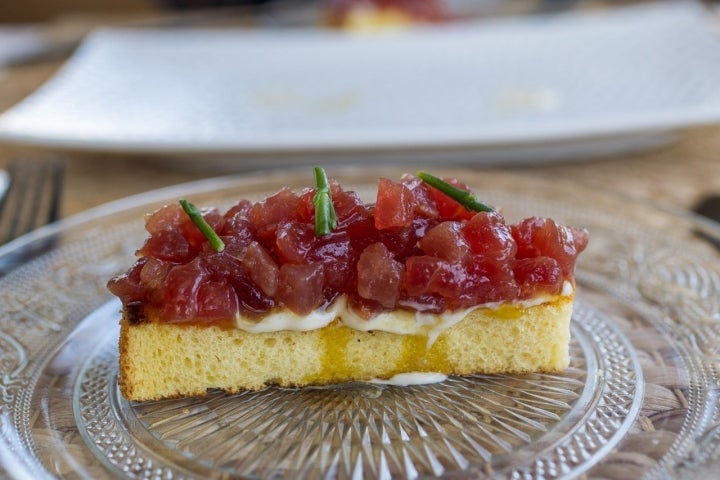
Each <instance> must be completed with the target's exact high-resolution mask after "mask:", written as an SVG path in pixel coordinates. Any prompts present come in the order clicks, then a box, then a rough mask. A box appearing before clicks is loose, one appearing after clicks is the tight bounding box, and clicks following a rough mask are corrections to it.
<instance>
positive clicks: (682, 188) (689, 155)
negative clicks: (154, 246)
mask: <svg viewBox="0 0 720 480" xmlns="http://www.w3.org/2000/svg"><path fill="white" fill-rule="evenodd" d="M88 23H90V24H91V22H86V23H84V24H82V25H83V27H82V28H88ZM62 63H63V58H56V59H51V60H47V61H36V62H33V63H29V64H25V65H18V66H14V67H7V68H0V111H4V110H5V109H7V108H9V107H11V106H12V105H14V104H16V103H17V102H19V101H21V100H22V99H23V98H24V97H26V96H27V95H29V94H30V93H32V92H33V91H34V90H35V89H36V88H37V87H39V86H40V85H42V83H43V82H45V81H46V80H48V79H49V78H50V77H51V76H52V75H53V74H54V73H55V72H56V71H57V70H58V68H59V67H60V66H61V65H62ZM40 153H48V152H44V151H41V150H37V149H34V148H27V147H20V146H16V145H10V144H2V143H0V167H2V166H3V165H5V164H7V163H8V162H9V161H11V160H12V159H13V158H32V157H36V156H37V155H38V154H40ZM50 153H54V152H50ZM62 153H63V156H64V157H65V158H67V173H66V179H65V186H66V188H65V193H64V198H63V199H62V202H63V203H62V209H61V211H62V215H63V216H69V215H73V214H76V213H79V212H82V211H84V210H86V209H88V208H91V207H94V206H97V205H100V204H102V203H105V202H108V201H111V200H116V199H120V198H123V197H126V196H128V195H132V194H136V193H140V192H144V191H147V190H152V189H156V188H159V187H164V186H168V185H173V184H177V183H181V182H186V181H191V180H196V179H200V178H205V177H213V176H217V175H220V174H224V173H228V171H227V169H214V168H212V167H207V168H203V169H197V168H188V166H187V164H186V163H178V162H173V161H168V159H167V158H163V159H158V158H156V157H153V156H150V155H131V154H127V155H119V154H105V153H72V152H62ZM471 168H494V169H499V170H507V171H512V172H515V173H516V174H518V175H531V176H536V177H545V178H551V179H558V180H560V181H565V182H578V183H582V184H589V185H593V186H600V187H601V188H604V189H607V190H608V192H623V193H626V194H630V195H633V196H637V197H642V198H645V199H648V200H651V201H653V202H658V203H661V204H664V205H668V206H671V207H675V208H680V209H692V208H693V207H694V206H695V205H696V204H697V203H698V202H699V201H700V200H701V199H702V198H704V197H705V196H706V195H710V194H715V193H720V125H719V126H705V127H702V128H694V129H689V130H687V131H684V132H680V133H679V134H678V136H677V139H676V140H675V141H673V142H672V143H670V144H668V145H666V146H664V147H662V148H657V149H654V150H649V151H644V152H640V153H632V154H620V155H614V156H606V157H598V158H592V159H582V158H579V159H575V160H573V161H562V162H560V161H559V162H550V163H548V162H543V163H536V164H529V165H523V166H502V165H500V166H495V167H480V166H471Z"/></svg>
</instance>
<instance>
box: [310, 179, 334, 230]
mask: <svg viewBox="0 0 720 480" xmlns="http://www.w3.org/2000/svg"><path fill="white" fill-rule="evenodd" d="M313 173H314V174H315V196H314V197H313V200H312V203H313V205H314V206H315V235H317V236H321V235H327V234H329V233H330V232H331V231H332V230H333V228H335V227H337V215H336V214H335V208H334V207H333V203H332V197H331V195H330V184H329V183H328V179H327V175H326V174H325V170H323V169H322V168H321V167H314V168H313Z"/></svg>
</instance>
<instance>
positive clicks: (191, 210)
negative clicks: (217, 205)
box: [180, 199, 225, 252]
mask: <svg viewBox="0 0 720 480" xmlns="http://www.w3.org/2000/svg"><path fill="white" fill-rule="evenodd" d="M180 205H181V206H182V208H183V210H185V213H187V214H188V217H190V220H192V222H193V223H194V224H195V226H196V227H198V228H199V229H200V231H201V232H202V234H203V235H205V238H207V239H208V242H210V246H211V247H213V248H214V249H215V250H216V251H218V252H222V251H223V250H225V243H224V242H223V241H222V239H221V238H220V237H219V236H218V234H217V233H215V230H213V228H212V227H211V226H210V224H209V223H207V222H206V221H205V218H204V217H203V216H202V213H200V210H198V208H197V207H196V206H195V205H193V204H192V203H190V202H188V201H187V200H185V199H182V200H180Z"/></svg>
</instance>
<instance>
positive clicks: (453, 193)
mask: <svg viewBox="0 0 720 480" xmlns="http://www.w3.org/2000/svg"><path fill="white" fill-rule="evenodd" d="M417 177H418V178H419V179H420V180H422V181H423V182H425V183H427V184H428V185H430V186H431V187H434V188H437V189H438V190H440V191H441V192H442V193H444V194H445V195H447V196H448V197H450V198H452V199H453V200H455V201H456V202H458V203H459V204H460V205H462V206H463V207H465V209H467V210H468V211H471V212H493V211H494V209H493V208H492V207H489V206H487V205H486V204H484V203H482V202H481V201H479V200H477V199H476V198H475V197H474V196H473V195H472V194H471V193H470V192H466V191H465V190H461V189H459V188H457V187H456V186H454V185H451V184H449V183H447V182H446V181H445V180H442V179H440V178H438V177H436V176H434V175H431V174H429V173H427V172H423V171H419V172H418V173H417Z"/></svg>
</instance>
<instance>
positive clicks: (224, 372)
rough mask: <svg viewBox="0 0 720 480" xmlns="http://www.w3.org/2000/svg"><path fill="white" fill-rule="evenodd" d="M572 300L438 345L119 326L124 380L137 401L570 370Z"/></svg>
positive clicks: (449, 331)
mask: <svg viewBox="0 0 720 480" xmlns="http://www.w3.org/2000/svg"><path fill="white" fill-rule="evenodd" d="M572 308H573V296H572V295H561V296H556V297H554V298H553V299H552V300H551V301H548V302H545V303H542V304H539V305H535V306H529V307H524V308H522V307H515V306H511V305H504V306H500V307H499V308H482V307H481V308H476V309H473V310H470V311H469V313H467V315H465V317H464V318H463V319H462V320H460V321H459V322H457V323H454V324H453V325H452V326H449V327H448V328H446V329H444V330H442V331H441V332H440V333H439V334H438V335H437V337H436V338H433V336H429V335H403V334H398V333H390V332H387V331H377V330H376V331H362V330H358V329H354V328H351V327H348V326H345V325H343V324H342V321H341V319H336V320H335V321H333V322H332V323H331V324H329V325H327V326H325V327H322V328H317V329H313V330H308V331H288V330H281V331H272V332H267V333H250V332H247V331H245V330H242V329H240V328H227V327H218V326H199V325H187V324H175V323H163V322H158V321H155V319H153V318H147V317H144V318H142V321H137V318H136V316H134V315H128V314H127V311H126V312H125V315H124V317H123V320H122V322H121V334H120V379H119V384H120V388H121V391H122V393H123V395H124V396H125V397H126V398H128V399H130V400H139V401H142V400H156V399H161V398H171V397H181V396H190V395H204V394H205V393H206V392H207V391H208V390H209V389H222V390H225V391H228V392H238V391H240V390H257V389H260V388H263V387H264V386H266V385H269V384H276V385H280V386H283V387H299V386H306V385H327V384H333V383H339V382H348V381H368V380H371V379H375V378H378V379H380V378H382V379H388V378H391V377H393V376H394V375H396V374H401V373H407V372H436V373H443V374H447V375H452V374H458V375H463V374H472V373H500V372H501V373H527V372H558V371H561V370H562V369H564V368H565V367H567V365H568V342H569V338H570V333H569V323H570V318H571V314H572Z"/></svg>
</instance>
